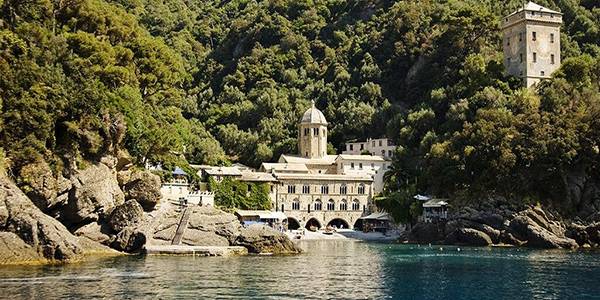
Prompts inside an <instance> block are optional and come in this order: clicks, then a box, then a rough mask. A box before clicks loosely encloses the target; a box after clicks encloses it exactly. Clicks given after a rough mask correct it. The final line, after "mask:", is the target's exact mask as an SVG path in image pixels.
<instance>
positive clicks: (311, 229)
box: [308, 225, 317, 232]
mask: <svg viewBox="0 0 600 300" xmlns="http://www.w3.org/2000/svg"><path fill="white" fill-rule="evenodd" d="M308 230H310V231H312V232H315V231H317V226H314V225H310V227H308Z"/></svg>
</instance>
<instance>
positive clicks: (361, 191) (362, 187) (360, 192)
mask: <svg viewBox="0 0 600 300" xmlns="http://www.w3.org/2000/svg"><path fill="white" fill-rule="evenodd" d="M358 193H359V194H361V195H364V194H365V185H364V184H362V183H361V184H360V185H359V186H358Z"/></svg>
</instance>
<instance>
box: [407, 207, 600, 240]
mask: <svg viewBox="0 0 600 300" xmlns="http://www.w3.org/2000/svg"><path fill="white" fill-rule="evenodd" d="M406 239H407V241H409V242H413V243H432V244H446V245H473V246H489V245H512V246H522V247H532V248H557V249H577V248H579V247H598V246H599V245H600V222H594V221H593V220H591V221H589V222H582V221H581V220H577V221H574V220H566V219H563V218H562V217H561V216H560V214H559V213H558V212H555V211H550V210H547V209H543V208H541V207H539V206H531V205H527V204H521V205H519V204H514V203H511V202H510V201H508V200H506V199H505V198H502V197H490V198H488V199H484V200H481V201H479V202H478V203H477V204H475V205H465V206H461V207H457V208H455V209H454V210H453V211H452V212H451V213H450V214H449V216H448V219H447V220H444V221H441V222H437V223H435V222H434V223H418V224H417V225H416V226H414V227H413V228H412V230H411V231H410V234H409V235H408V236H407V237H406Z"/></svg>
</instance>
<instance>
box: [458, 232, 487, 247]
mask: <svg viewBox="0 0 600 300" xmlns="http://www.w3.org/2000/svg"><path fill="white" fill-rule="evenodd" d="M457 238H458V241H459V243H464V244H467V245H473V246H489V245H491V244H492V239H491V238H490V236H489V235H487V234H485V233H484V232H481V231H479V230H477V229H473V228H460V229H458V231H457Z"/></svg>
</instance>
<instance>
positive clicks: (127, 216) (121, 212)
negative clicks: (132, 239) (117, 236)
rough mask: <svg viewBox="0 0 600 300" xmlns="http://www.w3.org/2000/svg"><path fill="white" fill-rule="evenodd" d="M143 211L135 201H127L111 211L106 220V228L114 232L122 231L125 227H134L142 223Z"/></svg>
mask: <svg viewBox="0 0 600 300" xmlns="http://www.w3.org/2000/svg"><path fill="white" fill-rule="evenodd" d="M143 216H144V210H143V209H142V206H141V205H140V204H139V203H138V202H137V201H135V200H128V201H126V202H125V203H123V204H121V205H118V206H117V207H115V209H113V211H112V213H111V214H110V217H109V218H108V226H109V227H110V228H111V229H112V230H114V231H115V232H119V231H121V230H123V228H125V227H127V226H134V225H135V224H137V223H139V222H141V221H142V218H143Z"/></svg>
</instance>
